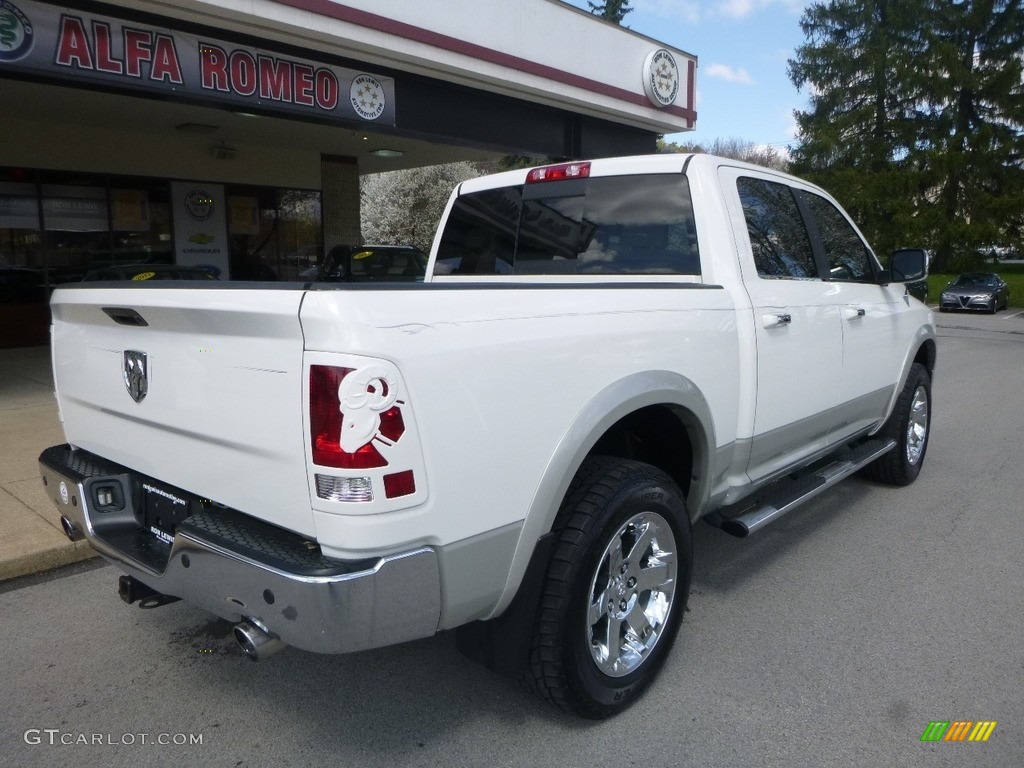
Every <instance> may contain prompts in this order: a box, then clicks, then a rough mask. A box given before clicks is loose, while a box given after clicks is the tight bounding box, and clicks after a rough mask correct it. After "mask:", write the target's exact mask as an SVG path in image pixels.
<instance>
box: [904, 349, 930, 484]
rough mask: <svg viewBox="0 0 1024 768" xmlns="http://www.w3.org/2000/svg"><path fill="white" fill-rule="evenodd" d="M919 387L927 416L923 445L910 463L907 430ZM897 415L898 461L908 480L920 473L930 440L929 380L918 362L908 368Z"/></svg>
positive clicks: (926, 372)
mask: <svg viewBox="0 0 1024 768" xmlns="http://www.w3.org/2000/svg"><path fill="white" fill-rule="evenodd" d="M919 387H924V394H925V398H926V402H927V405H928V417H927V420H926V422H925V438H924V447H923V448H922V449H921V455H920V456H918V457H917V462H916V463H913V464H912V463H911V462H910V460H909V459H908V458H907V430H908V427H909V426H910V416H911V412H912V410H911V409H912V405H913V402H914V395H915V394H916V392H917V390H918V388H919ZM899 417H900V418H899V421H898V423H897V425H898V429H899V434H898V443H897V449H898V450H899V452H900V461H901V463H902V465H903V473H904V475H905V476H906V479H907V480H908V481H909V480H913V479H914V478H916V477H917V475H918V474H919V473H920V471H921V467H922V466H923V465H924V459H925V455H926V454H927V453H928V443H929V442H931V436H932V388H931V380H930V377H929V376H928V371H926V370H925V368H924V366H922V365H921V364H920V363H915V364H914V366H913V367H912V368H911V370H910V376H909V377H908V378H907V385H906V387H905V389H904V392H903V397H901V398H900V413H899Z"/></svg>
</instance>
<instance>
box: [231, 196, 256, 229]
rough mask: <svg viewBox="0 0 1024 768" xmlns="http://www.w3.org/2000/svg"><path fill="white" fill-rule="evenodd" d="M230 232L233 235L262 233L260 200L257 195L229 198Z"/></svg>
mask: <svg viewBox="0 0 1024 768" xmlns="http://www.w3.org/2000/svg"><path fill="white" fill-rule="evenodd" d="M228 232H230V233H231V234H232V235H258V234H259V233H260V202H259V199H258V198H255V197H237V196H233V197H229V198H228Z"/></svg>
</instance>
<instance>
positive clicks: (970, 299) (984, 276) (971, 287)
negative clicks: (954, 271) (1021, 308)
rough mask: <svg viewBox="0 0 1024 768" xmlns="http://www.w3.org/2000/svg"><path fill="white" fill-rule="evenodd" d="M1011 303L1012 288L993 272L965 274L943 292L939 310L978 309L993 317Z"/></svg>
mask: <svg viewBox="0 0 1024 768" xmlns="http://www.w3.org/2000/svg"><path fill="white" fill-rule="evenodd" d="M1009 303H1010V286H1008V285H1007V284H1006V282H1005V281H1004V280H1003V278H1001V277H1000V276H999V275H996V274H993V273H991V272H965V273H964V274H962V275H960V276H959V277H957V278H956V280H953V281H952V282H951V283H950V284H949V285H947V286H946V288H945V289H943V291H942V296H941V297H940V299H939V310H940V311H941V312H948V311H949V310H951V309H971V310H974V309H978V310H982V311H987V312H991V313H992V314H993V315H994V314H995V313H996V312H998V311H999V310H1000V309H1006V307H1007V306H1008V305H1009Z"/></svg>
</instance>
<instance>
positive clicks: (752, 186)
mask: <svg viewBox="0 0 1024 768" xmlns="http://www.w3.org/2000/svg"><path fill="white" fill-rule="evenodd" d="M736 186H737V188H738V191H739V195H740V203H741V204H742V206H743V217H744V219H746V222H747V234H748V235H749V236H750V248H751V250H752V251H753V255H754V265H755V266H756V267H757V274H758V275H759V276H761V277H763V278H769V279H772V278H775V279H780V278H781V279H785V278H790V279H795V278H804V279H806V278H818V268H817V265H816V264H815V261H814V251H813V250H812V249H811V240H810V237H809V236H808V234H807V228H806V226H804V220H803V216H801V215H800V208H799V206H798V205H797V202H796V198H795V197H794V196H793V190H792V189H790V187H789V186H787V185H786V184H779V183H778V182H774V181H768V180H766V179H754V178H740V179H737V181H736Z"/></svg>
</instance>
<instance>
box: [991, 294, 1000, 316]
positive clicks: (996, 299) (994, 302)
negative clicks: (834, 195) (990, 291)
mask: <svg viewBox="0 0 1024 768" xmlns="http://www.w3.org/2000/svg"><path fill="white" fill-rule="evenodd" d="M998 311H999V297H998V296H993V297H992V309H990V310H989V314H991V315H994V314H995V313H996V312H998Z"/></svg>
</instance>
